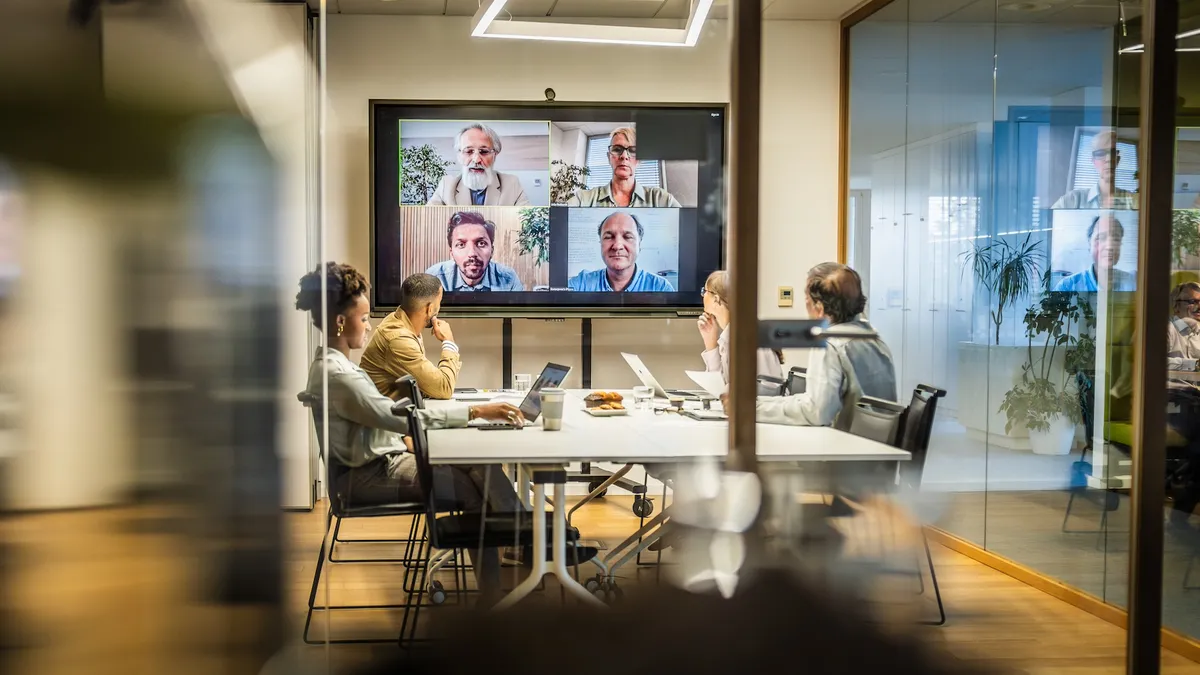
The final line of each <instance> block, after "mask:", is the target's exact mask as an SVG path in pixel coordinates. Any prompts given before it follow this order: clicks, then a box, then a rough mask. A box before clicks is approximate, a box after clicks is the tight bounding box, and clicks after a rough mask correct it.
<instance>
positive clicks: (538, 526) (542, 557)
mask: <svg viewBox="0 0 1200 675" xmlns="http://www.w3.org/2000/svg"><path fill="white" fill-rule="evenodd" d="M519 473H520V474H521V475H522V476H523V475H524V472H519ZM525 481H526V482H525V485H528V479H525ZM545 500H546V486H545V485H542V484H540V483H538V484H536V485H534V486H533V501H534V503H535V504H541V503H543V502H544V501H545ZM555 523H556V525H557V520H556V521H555ZM555 532H556V533H557V530H555ZM563 535H564V537H565V535H566V532H565V531H564V533H563ZM557 555H558V553H557V550H556V551H555V556H556V557H557ZM549 571H550V569H549V565H548V564H547V561H546V507H545V506H543V507H541V508H535V509H533V565H532V568H531V569H530V571H529V577H528V578H527V579H525V581H523V582H521V584H520V585H519V586H517V587H516V588H514V589H512V591H510V592H509V594H508V595H506V596H504V599H503V600H501V601H500V602H498V603H496V606H495V607H494V609H496V610H504V609H508V608H509V607H512V606H513V605H515V604H517V603H518V602H520V601H521V600H522V599H523V598H524V597H525V596H527V595H529V594H530V593H532V592H533V589H535V588H537V587H538V584H540V583H541V582H542V577H543V576H545V575H546V574H547V573H548V572H549Z"/></svg>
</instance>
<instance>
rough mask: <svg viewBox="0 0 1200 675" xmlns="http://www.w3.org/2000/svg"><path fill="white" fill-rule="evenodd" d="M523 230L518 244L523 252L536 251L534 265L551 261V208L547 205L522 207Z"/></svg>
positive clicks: (523, 253)
mask: <svg viewBox="0 0 1200 675" xmlns="http://www.w3.org/2000/svg"><path fill="white" fill-rule="evenodd" d="M520 219H521V232H520V234H518V235H517V245H518V246H520V247H521V254H522V255H528V254H530V253H536V254H537V258H536V259H535V261H534V265H543V264H545V263H548V262H550V209H548V208H546V207H538V208H525V209H521V212H520Z"/></svg>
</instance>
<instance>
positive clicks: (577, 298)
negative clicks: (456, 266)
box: [369, 99, 729, 317]
mask: <svg viewBox="0 0 1200 675" xmlns="http://www.w3.org/2000/svg"><path fill="white" fill-rule="evenodd" d="M415 110H419V111H421V112H414V111H415ZM639 110H672V111H679V110H693V111H696V112H706V113H719V114H720V116H721V125H720V128H721V138H720V140H719V145H720V153H721V155H720V156H721V162H720V167H719V169H718V170H717V171H715V174H716V178H715V180H714V181H713V182H714V183H715V186H716V187H717V188H719V190H720V193H719V196H718V199H719V202H718V208H717V209H716V210H717V213H718V215H717V216H716V217H715V218H716V220H717V222H716V223H712V224H715V225H716V227H718V228H719V237H717V240H718V241H719V245H718V250H717V251H716V255H715V256H713V255H712V254H711V253H710V252H708V251H706V254H708V255H709V257H710V258H711V259H712V260H714V261H717V262H716V263H715V264H705V265H703V266H702V267H703V269H700V270H697V274H698V275H702V274H705V273H707V272H710V271H712V270H711V269H707V268H709V267H711V268H712V269H719V268H720V267H722V266H723V261H724V259H725V240H726V235H727V232H728V219H727V216H726V204H725V195H724V188H723V186H724V182H725V174H726V172H727V170H728V157H729V153H728V137H729V106H728V104H726V103H654V104H630V105H612V104H606V103H602V102H601V103H558V102H549V101H538V102H519V101H488V102H474V103H466V104H464V103H463V102H461V101H404V100H384V99H372V100H371V101H370V113H369V115H370V133H369V143H370V175H369V180H370V194H371V197H370V199H371V201H370V218H369V220H370V237H369V249H370V270H369V274H370V280H371V296H370V300H371V314H372V316H377V317H378V316H384V315H387V314H388V313H390V312H392V311H394V310H395V309H396V305H395V304H381V302H380V300H379V298H378V297H377V295H376V294H377V289H378V288H380V283H379V281H380V280H379V277H378V275H379V269H378V265H376V254H377V251H376V230H377V226H378V225H379V222H380V221H379V218H380V217H387V216H386V215H382V214H386V213H388V212H389V210H390V209H394V208H396V207H395V206H394V205H395V204H398V203H399V195H398V194H396V193H397V190H396V188H395V187H392V186H395V185H397V184H398V181H396V180H392V179H390V178H388V177H389V176H391V177H392V178H394V177H395V176H396V175H397V174H398V172H399V157H398V152H397V150H398V136H397V133H398V132H396V131H391V130H390V129H395V128H396V126H395V123H397V122H399V120H401V119H511V120H521V119H529V120H542V119H552V120H554V121H557V120H579V121H613V122H621V121H627V120H629V119H631V118H635V117H636V112H637V111H639ZM381 156H389V157H392V158H393V159H392V160H391V163H390V165H389V166H388V167H387V171H386V174H387V175H384V176H381V171H380V166H379V157H381ZM381 178H383V179H387V183H386V186H385V187H384V188H383V189H381V187H380V186H381V183H380V180H381ZM385 202H386V203H385ZM703 207H704V204H699V205H698V207H697V208H696V209H695V211H696V216H695V218H696V221H697V230H699V229H700V227H701V226H702V225H701V223H702V222H703V223H706V224H708V223H707V221H708V220H712V219H713V216H709V215H705V216H702V215H701V213H700V212H701V211H703V210H704V208H703ZM551 208H562V207H551ZM385 209H387V210H385ZM702 218H703V219H705V220H702ZM710 234H711V233H710ZM697 255H699V251H697ZM542 294H543V293H542V292H537V293H534V292H526V293H521V294H519V295H520V296H522V298H521V299H526V298H528V299H533V297H532V296H537V295H542ZM559 297H562V296H559ZM570 297H571V299H572V302H570V303H558V304H536V303H532V302H526V303H522V304H516V303H505V304H485V303H478V304H476V303H472V304H464V303H462V302H456V298H454V297H452V296H451V295H447V296H446V297H445V298H444V299H443V302H442V315H444V316H460V317H567V316H570V317H604V316H621V315H627V316H638V317H646V316H679V315H685V316H694V315H696V314H698V313H699V311H700V309H701V308H702V307H703V300H702V299H701V297H700V294H699V292H698V291H697V292H696V293H694V294H693V293H686V292H677V293H672V294H659V293H621V294H613V293H574V292H573V293H571V294H570Z"/></svg>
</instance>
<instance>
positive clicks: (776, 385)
mask: <svg viewBox="0 0 1200 675" xmlns="http://www.w3.org/2000/svg"><path fill="white" fill-rule="evenodd" d="M786 389H787V383H785V382H784V381H783V380H782V379H780V378H778V377H771V376H770V375H759V376H758V395H759V396H783V394H784V391H785V390H786Z"/></svg>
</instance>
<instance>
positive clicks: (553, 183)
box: [550, 159, 592, 204]
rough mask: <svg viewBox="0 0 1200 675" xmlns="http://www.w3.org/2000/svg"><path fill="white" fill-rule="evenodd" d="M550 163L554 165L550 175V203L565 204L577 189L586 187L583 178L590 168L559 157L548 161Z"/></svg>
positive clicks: (589, 172) (586, 175)
mask: <svg viewBox="0 0 1200 675" xmlns="http://www.w3.org/2000/svg"><path fill="white" fill-rule="evenodd" d="M550 165H551V166H553V167H555V169H554V175H552V176H550V203H551V204H566V203H567V202H568V201H570V199H571V197H573V196H574V195H575V193H576V192H577V191H579V190H586V189H587V181H586V180H585V179H586V178H587V177H588V175H589V174H591V172H592V170H591V169H589V168H587V167H586V166H577V165H575V164H569V163H567V162H564V161H562V160H561V159H556V160H554V161H553V162H550Z"/></svg>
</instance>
